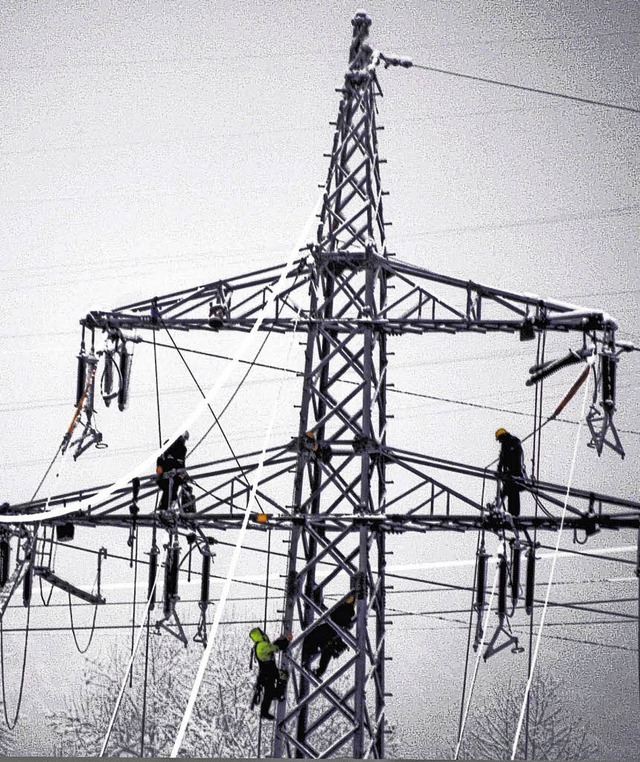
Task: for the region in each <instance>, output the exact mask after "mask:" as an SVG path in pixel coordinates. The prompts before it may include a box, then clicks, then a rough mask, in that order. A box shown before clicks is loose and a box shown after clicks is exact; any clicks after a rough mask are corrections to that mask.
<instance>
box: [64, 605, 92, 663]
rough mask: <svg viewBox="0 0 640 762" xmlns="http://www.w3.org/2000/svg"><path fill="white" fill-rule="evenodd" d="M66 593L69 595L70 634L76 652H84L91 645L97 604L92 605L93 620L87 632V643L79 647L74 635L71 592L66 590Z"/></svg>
mask: <svg viewBox="0 0 640 762" xmlns="http://www.w3.org/2000/svg"><path fill="white" fill-rule="evenodd" d="M67 595H68V596H69V623H70V625H71V634H72V635H73V641H74V643H75V644H76V649H77V651H78V653H81V654H86V653H87V651H88V650H89V647H90V646H91V641H92V640H93V636H94V633H95V631H96V617H97V616H98V604H97V603H96V604H94V606H93V621H92V622H91V631H90V633H89V640H88V642H87V645H86V646H85V647H84V649H83V648H80V644H79V643H78V638H77V636H76V629H75V626H74V623H73V606H72V604H71V593H70V592H67Z"/></svg>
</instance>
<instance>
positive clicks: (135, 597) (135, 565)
mask: <svg viewBox="0 0 640 762" xmlns="http://www.w3.org/2000/svg"><path fill="white" fill-rule="evenodd" d="M131 556H132V557H131V560H132V561H133V562H134V563H133V603H132V606H131V653H133V647H134V643H135V630H136V601H137V600H138V529H137V528H136V532H135V537H134V540H133V547H132V548H131ZM129 688H133V670H131V671H130V672H129Z"/></svg>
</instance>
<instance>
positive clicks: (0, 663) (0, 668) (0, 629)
mask: <svg viewBox="0 0 640 762" xmlns="http://www.w3.org/2000/svg"><path fill="white" fill-rule="evenodd" d="M39 528H40V524H36V528H35V531H34V533H33V542H34V543H36V542H37V540H38V530H39ZM33 558H35V549H34V550H33V552H32V559H33ZM32 567H33V561H32V560H31V561H29V563H28V566H27V572H26V573H27V574H32ZM30 622H31V596H29V604H28V606H27V622H26V625H25V630H24V651H23V653H22V673H21V675H20V690H19V692H18V701H17V705H16V713H15V716H14V718H13V721H10V720H9V714H8V711H7V689H6V685H5V676H4V616H0V677H1V683H2V710H3V712H4V720H5V722H6V723H7V727H8V728H9V730H13V729H14V728H15V726H16V725H17V723H18V717H19V716H20V707H21V705H22V695H23V691H24V684H25V675H26V668H27V651H28V646H29V625H30Z"/></svg>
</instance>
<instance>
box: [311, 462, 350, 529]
mask: <svg viewBox="0 0 640 762" xmlns="http://www.w3.org/2000/svg"><path fill="white" fill-rule="evenodd" d="M355 457H356V456H355V454H354V455H353V457H352V458H349V459H346V460H344V461H343V462H342V463H341V464H340V466H339V467H338V468H326V467H325V469H323V470H324V471H325V472H326V473H329V474H330V476H329V478H328V479H326V480H325V481H324V482H323V483H322V484H321V486H320V487H318V489H314V490H313V491H312V492H311V493H310V494H309V497H308V498H307V499H306V500H305V501H304V502H303V503H302V504H301V510H305V509H306V508H307V507H308V506H309V505H311V503H312V502H313V501H314V500H316V499H317V498H319V497H320V495H321V494H322V493H323V492H325V491H326V488H327V487H328V486H329V485H330V484H333V483H334V482H336V484H337V486H338V488H340V487H342V495H341V496H339V497H338V498H337V499H336V500H335V501H334V502H333V503H331V504H330V505H329V506H327V507H326V508H325V509H324V510H323V514H324V515H331V514H332V513H333V511H334V509H335V508H336V506H337V505H339V503H340V499H341V497H342V498H344V497H346V498H347V499H348V500H349V502H350V503H351V506H352V508H353V509H354V511H355V510H356V509H357V507H358V503H356V502H354V501H353V500H352V499H351V493H352V492H353V484H354V483H356V482H358V481H359V477H356V479H355V480H354V482H353V483H352V484H351V485H349V484H348V483H347V482H346V481H345V480H344V479H343V478H342V476H341V472H342V471H344V469H345V468H347V466H348V465H350V464H351V463H353V461H354V460H355Z"/></svg>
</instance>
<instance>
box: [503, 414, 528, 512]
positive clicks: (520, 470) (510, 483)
mask: <svg viewBox="0 0 640 762" xmlns="http://www.w3.org/2000/svg"><path fill="white" fill-rule="evenodd" d="M496 440H497V441H498V442H500V457H499V459H498V475H499V478H500V481H501V483H502V488H501V492H500V496H501V497H502V499H503V501H504V499H505V498H506V500H507V510H508V511H509V513H510V514H511V515H512V516H519V515H520V493H521V492H522V490H523V489H524V482H525V481H526V478H527V474H526V471H525V467H524V453H523V452H522V442H521V441H520V440H519V439H518V437H515V436H513V434H509V432H508V431H507V430H506V429H498V430H497V431H496Z"/></svg>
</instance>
